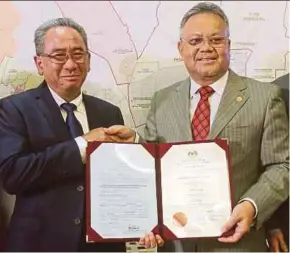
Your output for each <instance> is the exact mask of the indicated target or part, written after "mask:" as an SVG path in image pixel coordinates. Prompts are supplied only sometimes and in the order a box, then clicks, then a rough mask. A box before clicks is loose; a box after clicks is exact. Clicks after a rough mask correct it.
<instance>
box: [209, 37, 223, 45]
mask: <svg viewBox="0 0 290 253" xmlns="http://www.w3.org/2000/svg"><path fill="white" fill-rule="evenodd" d="M210 41H211V43H213V44H221V43H223V38H211V40H210Z"/></svg>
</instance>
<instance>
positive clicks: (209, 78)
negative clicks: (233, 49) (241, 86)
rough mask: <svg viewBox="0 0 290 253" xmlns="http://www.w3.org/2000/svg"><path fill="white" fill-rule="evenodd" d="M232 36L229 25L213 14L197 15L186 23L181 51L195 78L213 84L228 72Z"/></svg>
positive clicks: (200, 81) (179, 45) (179, 44)
mask: <svg viewBox="0 0 290 253" xmlns="http://www.w3.org/2000/svg"><path fill="white" fill-rule="evenodd" d="M228 36H229V31H228V27H227V25H226V23H225V22H224V21H223V20H222V18H221V17H220V16H218V15H216V14H213V13H200V14H196V15H193V16H191V17H190V18H189V19H188V21H187V22H186V23H185V25H184V27H183V33H182V38H183V40H181V41H180V42H179V43H178V49H179V52H180V55H181V57H182V59H183V61H184V64H185V66H186V68H187V70H188V72H189V74H190V76H191V78H192V79H193V80H194V81H196V82H197V83H198V84H200V85H208V84H211V83H213V82H215V81H216V80H218V79H219V78H221V77H222V76H223V75H224V74H225V73H226V71H227V70H228V68H229V64H230V40H229V39H228ZM195 42H198V43H195Z"/></svg>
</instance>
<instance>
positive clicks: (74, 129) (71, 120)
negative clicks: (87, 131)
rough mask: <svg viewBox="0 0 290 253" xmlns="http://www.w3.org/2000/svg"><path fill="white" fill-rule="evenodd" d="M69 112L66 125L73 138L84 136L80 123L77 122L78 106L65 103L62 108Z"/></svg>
mask: <svg viewBox="0 0 290 253" xmlns="http://www.w3.org/2000/svg"><path fill="white" fill-rule="evenodd" d="M60 107H61V108H62V109H64V110H65V111H66V112H67V117H66V125H67V127H68V129H69V131H70V133H71V136H72V137H73V138H76V137H78V136H81V135H83V133H84V132H83V129H82V126H81V124H80V122H79V121H78V120H77V118H76V116H75V114H74V111H75V110H76V109H77V107H76V105H74V104H71V103H63V104H62V105H61V106H60Z"/></svg>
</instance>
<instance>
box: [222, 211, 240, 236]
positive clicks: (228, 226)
mask: <svg viewBox="0 0 290 253" xmlns="http://www.w3.org/2000/svg"><path fill="white" fill-rule="evenodd" d="M238 221H239V220H238V218H237V217H236V215H234V214H232V215H231V217H230V219H229V220H228V221H227V222H226V223H225V224H224V226H223V227H222V233H226V232H228V231H230V230H231V229H233V228H234V227H235V226H236V225H237V223H238Z"/></svg>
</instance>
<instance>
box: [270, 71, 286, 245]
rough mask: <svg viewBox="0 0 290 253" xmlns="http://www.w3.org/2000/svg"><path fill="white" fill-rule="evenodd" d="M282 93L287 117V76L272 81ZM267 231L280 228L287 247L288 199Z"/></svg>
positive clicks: (272, 219) (275, 214)
mask: <svg viewBox="0 0 290 253" xmlns="http://www.w3.org/2000/svg"><path fill="white" fill-rule="evenodd" d="M274 83H275V84H277V85H279V86H280V87H281V88H282V91H283V98H284V101H285V104H286V110H287V114H288V117H289V74H287V75H284V76H281V77H280V78H278V79H276V80H275V81H274ZM267 228H268V230H272V229H277V228H280V229H281V230H282V232H283V234H284V238H285V240H286V242H287V244H288V245H289V198H288V199H287V200H286V201H285V202H284V203H283V204H282V205H281V206H280V207H279V209H278V210H277V211H276V212H275V213H274V215H273V216H272V217H271V219H270V220H269V221H268V223H267Z"/></svg>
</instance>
